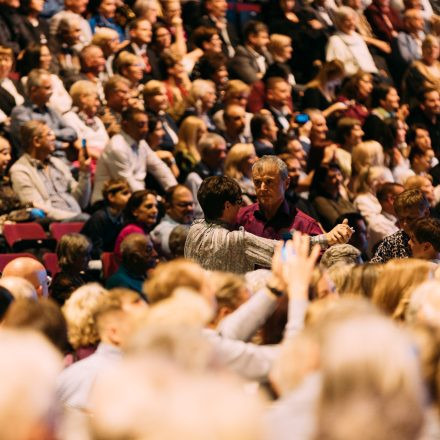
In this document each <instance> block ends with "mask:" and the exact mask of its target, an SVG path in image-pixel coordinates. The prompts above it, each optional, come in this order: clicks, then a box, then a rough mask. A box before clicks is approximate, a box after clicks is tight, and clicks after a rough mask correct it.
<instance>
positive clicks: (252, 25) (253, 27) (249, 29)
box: [243, 20, 268, 41]
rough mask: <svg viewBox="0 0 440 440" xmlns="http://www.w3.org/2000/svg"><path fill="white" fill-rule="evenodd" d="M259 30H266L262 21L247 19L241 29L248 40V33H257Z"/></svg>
mask: <svg viewBox="0 0 440 440" xmlns="http://www.w3.org/2000/svg"><path fill="white" fill-rule="evenodd" d="M260 32H268V28H267V26H266V25H265V24H264V23H263V22H261V21H257V20H250V21H248V22H247V24H246V26H245V28H244V31H243V35H244V39H245V41H249V36H250V35H257V34H259V33H260Z"/></svg>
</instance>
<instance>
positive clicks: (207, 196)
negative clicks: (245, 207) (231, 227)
mask: <svg viewBox="0 0 440 440" xmlns="http://www.w3.org/2000/svg"><path fill="white" fill-rule="evenodd" d="M197 199H198V201H199V203H200V206H201V208H202V210H203V214H204V216H205V219H206V220H208V221H212V220H218V219H220V218H224V219H225V221H226V222H228V223H231V224H234V223H235V220H236V217H237V214H238V210H239V209H240V206H241V204H242V201H243V199H242V197H241V189H240V186H239V185H238V183H237V182H235V180H233V179H231V178H230V177H225V176H214V177H208V178H206V179H205V180H204V181H203V182H202V184H201V185H200V188H199V190H198V192H197Z"/></svg>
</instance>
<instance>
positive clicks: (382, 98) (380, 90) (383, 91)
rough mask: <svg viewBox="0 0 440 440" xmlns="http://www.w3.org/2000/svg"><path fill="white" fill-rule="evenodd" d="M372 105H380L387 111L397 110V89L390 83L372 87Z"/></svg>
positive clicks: (398, 100) (398, 99)
mask: <svg viewBox="0 0 440 440" xmlns="http://www.w3.org/2000/svg"><path fill="white" fill-rule="evenodd" d="M372 101H373V104H372V105H373V107H379V106H380V107H382V108H384V109H385V110H386V111H388V112H396V111H397V110H399V102H400V98H399V95H398V93H397V90H396V89H395V88H394V87H393V86H391V85H390V84H380V85H378V86H376V87H375V88H374V89H373V93H372Z"/></svg>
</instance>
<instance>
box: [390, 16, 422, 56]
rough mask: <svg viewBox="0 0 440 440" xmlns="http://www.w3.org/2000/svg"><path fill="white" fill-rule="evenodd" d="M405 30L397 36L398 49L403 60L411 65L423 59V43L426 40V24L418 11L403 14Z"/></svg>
mask: <svg viewBox="0 0 440 440" xmlns="http://www.w3.org/2000/svg"><path fill="white" fill-rule="evenodd" d="M403 25H404V30H403V31H401V32H399V34H398V35H397V47H398V49H399V54H400V56H401V57H402V59H403V60H404V61H405V62H406V63H407V64H410V63H412V62H413V61H416V60H419V59H420V58H421V57H422V42H423V40H424V39H425V33H424V32H423V31H424V28H425V22H424V20H423V17H422V12H421V11H420V10H418V9H407V10H406V11H405V12H404V14H403Z"/></svg>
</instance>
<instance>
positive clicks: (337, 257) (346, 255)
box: [320, 244, 361, 269]
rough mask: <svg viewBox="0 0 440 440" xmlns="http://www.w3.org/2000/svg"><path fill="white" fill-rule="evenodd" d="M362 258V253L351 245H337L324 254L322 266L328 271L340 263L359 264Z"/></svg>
mask: <svg viewBox="0 0 440 440" xmlns="http://www.w3.org/2000/svg"><path fill="white" fill-rule="evenodd" d="M360 257H361V252H360V251H359V250H358V249H357V248H355V247H354V246H352V245H351V244H335V245H334V246H331V247H329V248H328V249H327V250H326V251H325V252H324V254H323V255H322V258H321V261H320V264H321V265H322V266H324V267H325V268H327V269H328V268H330V267H332V266H334V265H336V264H339V263H343V264H344V265H350V264H358V263H360Z"/></svg>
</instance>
